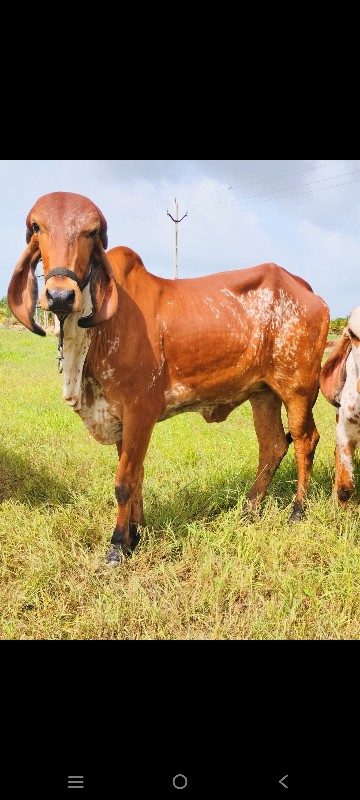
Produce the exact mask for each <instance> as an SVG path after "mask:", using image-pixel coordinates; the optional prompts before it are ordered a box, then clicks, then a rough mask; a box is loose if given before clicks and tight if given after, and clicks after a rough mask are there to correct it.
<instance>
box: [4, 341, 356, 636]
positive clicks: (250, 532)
mask: <svg viewBox="0 0 360 800" xmlns="http://www.w3.org/2000/svg"><path fill="white" fill-rule="evenodd" d="M56 348H57V340H56V339H55V336H54V335H51V334H50V335H48V336H47V337H46V339H45V338H44V339H42V338H40V337H38V336H35V335H33V334H31V333H29V332H28V331H25V330H11V329H5V328H2V329H0V377H1V380H0V402H1V406H0V407H1V417H0V546H1V562H0V568H1V584H0V638H1V639H358V638H360V492H359V483H357V488H356V493H355V495H354V498H353V500H351V501H350V503H349V507H348V509H347V510H346V511H345V512H344V511H342V510H341V509H340V508H338V506H337V505H336V504H335V502H334V500H333V499H332V497H331V492H332V482H333V472H334V460H333V451H334V442H335V409H333V408H332V407H331V406H330V405H329V404H328V403H327V402H326V401H325V400H324V398H323V397H322V396H319V398H318V400H317V403H316V406H315V410H314V413H315V419H316V424H317V427H318V430H319V433H320V436H321V438H320V443H319V445H318V448H317V451H316V456H315V461H314V470H313V477H312V481H311V485H310V492H309V500H308V505H307V516H306V519H305V521H304V522H301V523H299V524H297V525H292V526H291V525H288V524H287V519H288V517H289V514H290V512H291V508H292V504H293V500H294V495H295V491H296V470H295V462H294V452H293V448H292V447H291V448H290V449H289V452H288V454H287V456H286V457H285V459H284V460H283V462H282V465H281V466H280V468H279V470H278V472H277V473H276V476H275V478H274V480H273V482H272V485H271V488H270V490H269V492H268V495H267V499H266V500H265V502H264V504H263V507H262V510H261V513H260V512H259V513H258V514H257V515H256V517H255V519H254V520H253V522H252V523H250V522H249V521H247V520H246V519H242V515H241V512H242V506H243V503H244V498H245V494H246V491H247V490H248V488H249V486H250V485H251V483H252V481H253V478H254V476H255V471H256V465H257V440H256V437H255V433H254V429H253V424H252V414H251V407H250V404H249V403H245V404H244V405H243V406H242V407H241V408H239V409H237V410H236V411H234V412H233V414H231V415H230V417H229V418H228V419H227V420H226V421H225V422H223V423H221V424H219V425H216V424H215V425H214V424H213V425H208V424H207V423H206V422H205V421H204V420H203V419H202V418H201V417H200V416H199V415H197V414H184V415H182V416H179V417H176V418H174V419H172V420H168V421H167V422H162V423H159V424H158V425H157V426H156V427H155V430H154V433H153V437H152V440H151V443H150V448H149V451H148V454H147V456H146V461H145V481H144V501H145V514H146V519H147V525H148V527H147V528H146V529H145V530H144V532H143V535H142V540H141V542H140V545H139V546H138V548H137V550H136V551H135V554H134V556H133V557H132V558H131V559H130V560H128V562H127V563H126V564H125V566H122V567H120V568H119V569H117V570H113V571H112V572H111V573H110V574H109V575H108V576H106V577H105V578H104V577H99V576H97V575H96V574H95V570H96V568H97V567H98V565H99V563H100V562H101V561H102V559H103V556H104V554H105V551H106V549H107V547H108V544H109V542H110V538H111V534H112V530H113V528H114V524H115V517H116V503H115V496H114V475H115V468H116V464H117V454H116V448H115V447H105V446H103V445H100V444H98V443H97V442H95V441H94V440H93V439H91V437H90V435H89V434H88V432H87V430H86V428H85V426H84V425H83V423H82V422H81V420H80V419H79V418H78V417H77V415H76V414H74V413H73V411H72V410H71V409H69V408H68V407H66V406H65V404H64V402H63V400H62V376H60V375H59V374H58V372H57V361H56Z"/></svg>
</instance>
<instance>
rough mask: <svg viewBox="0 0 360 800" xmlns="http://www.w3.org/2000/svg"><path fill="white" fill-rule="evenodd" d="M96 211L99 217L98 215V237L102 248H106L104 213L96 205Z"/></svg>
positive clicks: (106, 237)
mask: <svg viewBox="0 0 360 800" xmlns="http://www.w3.org/2000/svg"><path fill="white" fill-rule="evenodd" d="M96 211H97V212H98V214H99V217H100V230H99V236H100V239H101V244H102V246H103V248H104V250H107V246H108V236H107V222H106V219H105V217H104V215H103V214H102V213H101V211H100V208H98V207H97V206H96Z"/></svg>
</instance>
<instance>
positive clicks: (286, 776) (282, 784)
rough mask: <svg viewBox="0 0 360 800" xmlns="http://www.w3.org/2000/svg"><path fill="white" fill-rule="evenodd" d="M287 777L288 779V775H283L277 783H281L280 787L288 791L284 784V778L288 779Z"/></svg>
mask: <svg viewBox="0 0 360 800" xmlns="http://www.w3.org/2000/svg"><path fill="white" fill-rule="evenodd" d="M288 777H289V776H288V775H283V777H282V778H280V780H279V783H281V786H283V787H284V789H288V788H289V787H288V786H286V783H284V780H285V778H288Z"/></svg>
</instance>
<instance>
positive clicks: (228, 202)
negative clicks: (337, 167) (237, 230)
mask: <svg viewBox="0 0 360 800" xmlns="http://www.w3.org/2000/svg"><path fill="white" fill-rule="evenodd" d="M357 172H360V169H356V170H351V172H343V173H340V175H333V176H332V177H331V178H321V179H319V180H317V181H309V182H308V183H301V184H297V185H295V186H287V187H286V188H284V189H273V190H271V191H270V192H262V193H261V194H252V195H248V197H246V196H245V197H235V198H233V199H232V200H225V201H220V202H217V203H207V204H206V205H202V206H201V208H210V207H212V208H214V207H215V208H218V207H219V206H228V205H250V204H251V203H264V202H266V201H267V200H282V199H283V198H286V197H296V196H298V195H301V194H311V193H312V192H320V191H323V190H324V189H336V188H337V187H338V186H346V185H347V184H350V183H357V182H358V181H359V180H360V178H355V179H354V180H353V181H341V182H340V183H335V184H333V185H332V186H321V187H319V188H318V189H308V190H307V191H305V192H296V193H294V194H282V195H281V197H270V196H269V195H272V194H275V193H276V194H278V193H279V192H289V191H292V190H293V189H302V188H304V187H306V186H313V185H314V184H315V183H324V181H329V180H335V179H336V178H342V177H346V176H348V175H355V174H356V173H357ZM254 198H255V199H254ZM256 198H264V199H262V200H257V199H256ZM241 200H243V201H246V202H240V201H241ZM198 208H200V206H192V207H191V211H196V210H197V209H198Z"/></svg>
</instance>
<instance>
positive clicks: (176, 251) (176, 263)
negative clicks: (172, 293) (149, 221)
mask: <svg viewBox="0 0 360 800" xmlns="http://www.w3.org/2000/svg"><path fill="white" fill-rule="evenodd" d="M166 213H167V215H168V217H170V219H172V221H173V222H175V247H174V278H178V277H179V276H178V268H179V231H178V225H179V222H182V220H183V219H185V217H187V213H188V212H186V214H184V216H183V217H181V219H179V218H178V217H179V204H178V202H177V200H176V197H175V219H174V217H172V216H171V214H169V212H168V211H167V212H166Z"/></svg>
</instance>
